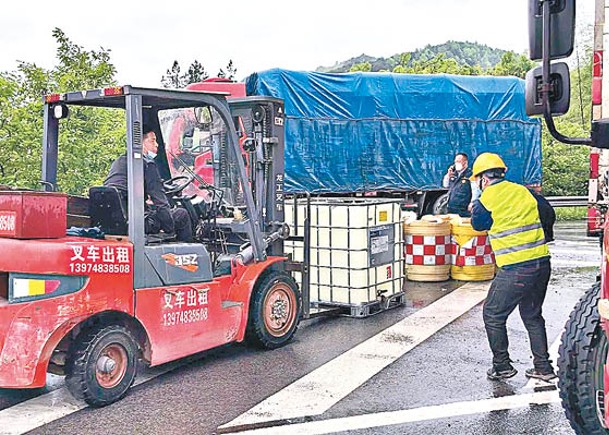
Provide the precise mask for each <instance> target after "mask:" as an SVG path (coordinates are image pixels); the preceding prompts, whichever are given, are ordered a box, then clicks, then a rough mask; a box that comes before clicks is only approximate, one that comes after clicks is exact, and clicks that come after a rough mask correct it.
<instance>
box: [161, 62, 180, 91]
mask: <svg viewBox="0 0 609 435" xmlns="http://www.w3.org/2000/svg"><path fill="white" fill-rule="evenodd" d="M181 70H182V69H181V68H180V63H179V62H178V61H177V60H174V61H173V65H171V68H169V69H168V70H167V72H165V75H164V76H163V77H161V85H162V86H163V87H164V88H175V89H180V88H183V87H185V86H186V84H185V83H184V76H183V75H182V74H180V71H181Z"/></svg>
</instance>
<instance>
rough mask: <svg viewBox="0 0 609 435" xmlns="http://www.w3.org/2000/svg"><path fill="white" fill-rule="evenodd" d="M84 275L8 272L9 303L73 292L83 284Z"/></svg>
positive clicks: (85, 278)
mask: <svg viewBox="0 0 609 435" xmlns="http://www.w3.org/2000/svg"><path fill="white" fill-rule="evenodd" d="M86 280H87V277H86V276H65V275H36V274H26V273H10V274H9V284H8V286H9V287H8V301H9V303H18V302H29V301H32V300H38V299H47V298H52V297H55V296H60V295H65V294H69V293H75V292H77V291H78V290H80V289H82V288H83V287H84V286H85V282H86Z"/></svg>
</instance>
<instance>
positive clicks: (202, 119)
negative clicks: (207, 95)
mask: <svg viewBox="0 0 609 435" xmlns="http://www.w3.org/2000/svg"><path fill="white" fill-rule="evenodd" d="M195 119H196V120H197V124H198V126H199V127H200V129H201V130H203V131H210V130H211V124H212V121H213V118H212V115H211V109H210V108H209V107H208V106H205V107H195Z"/></svg>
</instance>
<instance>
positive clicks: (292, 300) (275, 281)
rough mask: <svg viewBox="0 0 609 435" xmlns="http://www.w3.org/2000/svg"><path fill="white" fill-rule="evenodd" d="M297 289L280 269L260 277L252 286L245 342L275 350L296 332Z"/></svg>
mask: <svg viewBox="0 0 609 435" xmlns="http://www.w3.org/2000/svg"><path fill="white" fill-rule="evenodd" d="M301 304H302V301H301V297H300V291H299V290H298V286H297V285H296V282H295V281H294V279H293V278H292V277H291V276H290V275H288V274H286V273H283V272H271V273H269V274H267V275H266V276H263V277H262V278H261V279H260V280H259V281H258V282H257V283H256V287H255V288H254V293H253V295H252V300H251V303H250V316H249V321H248V325H247V336H246V338H247V341H248V342H250V343H252V344H253V345H255V346H257V347H262V348H266V349H276V348H278V347H281V346H283V345H284V344H286V343H287V342H288V341H289V340H290V339H291V338H292V336H293V335H294V333H295V332H296V329H297V328H298V322H299V320H300V310H301Z"/></svg>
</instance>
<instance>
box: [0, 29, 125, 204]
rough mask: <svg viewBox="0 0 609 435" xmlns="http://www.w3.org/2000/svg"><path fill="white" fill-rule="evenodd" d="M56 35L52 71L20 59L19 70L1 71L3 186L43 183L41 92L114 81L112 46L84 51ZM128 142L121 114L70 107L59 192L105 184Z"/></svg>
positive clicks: (64, 131) (62, 146) (63, 139)
mask: <svg viewBox="0 0 609 435" xmlns="http://www.w3.org/2000/svg"><path fill="white" fill-rule="evenodd" d="M52 35H53V37H54V38H55V40H56V42H57V45H58V47H57V60H58V63H57V65H56V66H55V67H54V68H53V69H50V70H45V69H43V68H40V67H38V66H37V65H36V64H34V63H29V62H20V63H19V64H18V66H17V70H16V71H12V72H4V73H0V115H1V116H0V118H1V120H2V121H1V123H0V163H1V164H2V166H3V167H4V173H3V174H1V173H0V183H2V184H9V185H18V186H22V187H27V188H38V187H40V186H39V180H40V178H41V157H42V150H41V148H42V126H43V125H42V124H43V123H42V120H43V119H42V106H43V102H42V97H43V95H45V94H49V93H51V92H53V93H65V92H69V91H75V90H83V89H95V88H101V87H106V86H112V85H116V81H115V78H114V75H115V72H116V69H115V67H114V65H113V64H112V63H111V62H110V53H109V50H105V49H103V48H101V49H99V50H85V49H84V48H83V47H81V46H79V45H77V44H75V43H73V42H72V41H70V39H69V38H68V37H67V36H66V35H65V34H64V33H63V32H62V31H61V30H60V29H58V28H56V29H54V30H53V33H52ZM124 144H125V126H124V113H123V112H121V111H119V110H118V109H117V110H112V111H103V110H101V109H94V108H78V107H74V108H72V110H71V115H70V117H69V118H68V119H67V120H64V121H62V127H61V132H60V137H59V168H58V169H59V170H58V185H59V187H60V188H61V190H62V191H65V192H68V193H77V194H82V193H85V192H86V190H87V189H88V187H89V186H91V185H93V184H97V183H99V182H101V180H103V177H104V176H105V175H106V174H107V171H108V168H109V166H110V164H111V162H112V160H113V159H114V158H115V157H116V156H117V155H118V154H119V153H120V152H123V150H124V147H125V145H124Z"/></svg>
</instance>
